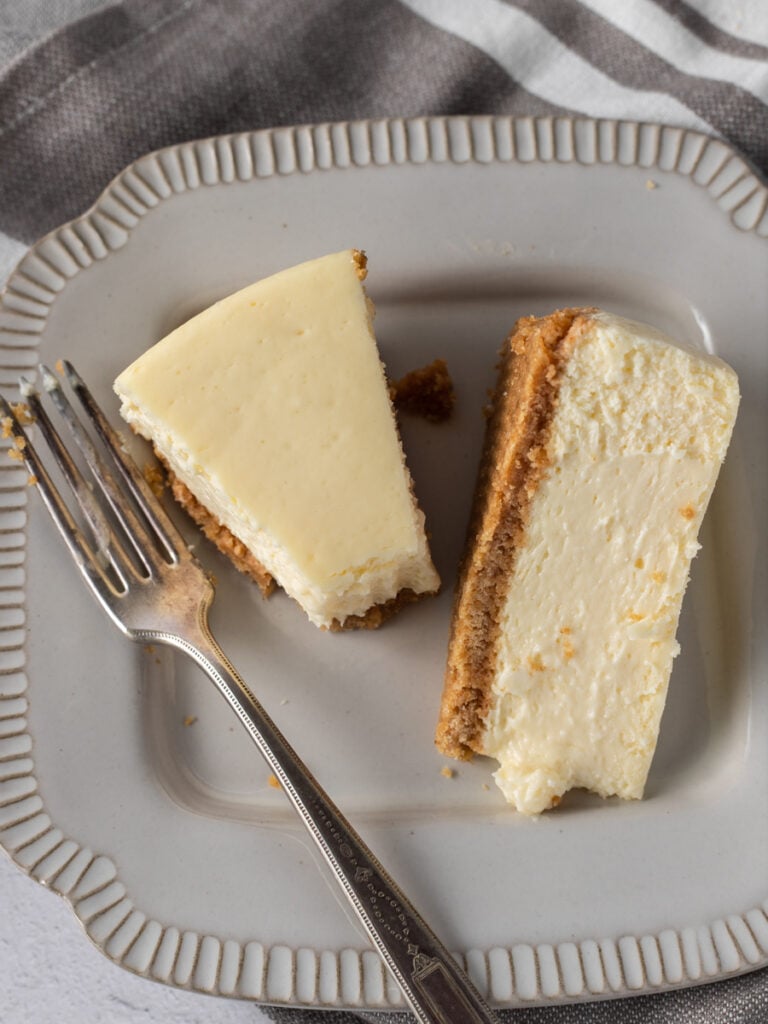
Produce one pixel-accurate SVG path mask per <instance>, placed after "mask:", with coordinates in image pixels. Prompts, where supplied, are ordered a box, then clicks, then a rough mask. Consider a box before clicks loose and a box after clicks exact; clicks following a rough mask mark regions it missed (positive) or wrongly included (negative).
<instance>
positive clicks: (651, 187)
mask: <svg viewBox="0 0 768 1024" xmlns="http://www.w3.org/2000/svg"><path fill="white" fill-rule="evenodd" d="M645 187H646V188H647V189H648V191H649V192H652V191H653V190H654V189H655V188H658V187H659V183H658V182H657V181H654V180H653V178H648V180H647V181H646V183H645Z"/></svg>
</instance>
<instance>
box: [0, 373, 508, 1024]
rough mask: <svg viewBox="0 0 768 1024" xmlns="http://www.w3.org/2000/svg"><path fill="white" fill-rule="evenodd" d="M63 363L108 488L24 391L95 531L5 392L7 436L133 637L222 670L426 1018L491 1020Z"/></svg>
mask: <svg viewBox="0 0 768 1024" xmlns="http://www.w3.org/2000/svg"><path fill="white" fill-rule="evenodd" d="M63 371H64V375H65V376H66V378H67V380H68V382H69V385H70V387H71V389H72V391H73V392H74V394H75V395H76V396H77V398H78V401H79V403H80V405H81V407H82V409H83V411H84V412H85V414H86V416H87V419H88V420H89V421H90V423H91V425H92V427H93V429H94V431H95V434H96V437H97V438H98V440H99V442H100V445H101V446H103V449H104V452H103V453H102V451H100V445H99V444H97V443H94V441H93V439H92V438H91V435H90V433H89V432H88V431H86V430H85V428H84V427H83V425H82V423H81V422H80V420H79V419H78V416H77V414H76V413H75V411H74V409H73V407H72V405H71V403H70V401H69V399H68V398H67V396H66V395H65V393H64V391H63V389H62V387H61V384H60V382H59V379H58V378H57V377H56V376H55V375H54V374H52V373H51V372H50V371H49V370H48V369H47V368H45V367H41V375H42V381H43V387H44V390H45V391H46V392H47V394H48V395H49V396H50V398H51V400H52V402H53V404H54V405H55V406H56V408H57V409H58V411H59V413H60V415H61V417H62V418H63V420H64V422H65V423H66V424H67V427H68V428H69V430H70V432H71V434H72V436H73V438H74V440H75V442H76V444H77V447H78V448H79V450H80V452H81V453H82V457H83V458H84V460H85V462H86V463H87V465H88V467H89V469H90V472H91V474H92V476H93V478H94V480H95V482H96V483H97V485H98V491H95V490H94V489H92V487H91V485H90V484H89V482H88V480H87V479H86V478H85V476H84V474H83V473H81V471H80V469H79V468H78V465H77V463H76V461H75V459H74V458H73V457H72V456H71V454H70V453H69V451H68V449H67V447H66V446H65V444H64V442H63V441H62V439H61V436H60V434H59V433H58V431H57V430H56V428H55V427H54V425H53V423H52V422H51V419H50V418H49V416H48V415H47V413H46V411H45V408H44V407H43V404H42V402H41V399H40V395H39V394H38V392H37V390H36V389H35V387H34V386H33V385H32V384H31V383H30V382H29V381H27V380H25V379H22V382H21V389H22V397H23V399H24V401H25V402H26V404H27V405H28V407H29V411H30V414H31V418H32V419H33V420H34V422H35V424H36V425H37V427H38V428H39V431H40V434H41V436H42V438H43V439H44V440H45V442H46V443H47V445H48V447H49V449H50V451H51V453H52V454H53V457H54V459H55V461H56V463H57V464H58V466H59V468H60V470H61V472H62V473H63V475H64V477H65V478H66V480H67V481H68V483H69V485H70V487H71V489H72V492H73V494H74V497H75V499H76V503H77V505H78V506H79V509H80V512H81V514H82V517H83V519H84V521H85V523H87V526H88V532H89V533H90V535H91V538H90V540H89V539H88V538H87V537H86V535H85V533H84V532H83V530H81V528H80V527H79V525H78V523H77V521H76V519H75V517H74V516H73V515H72V513H71V512H70V510H69V508H68V506H67V504H66V503H65V501H64V499H63V498H62V496H61V494H60V492H59V490H58V488H57V487H56V485H55V484H54V482H53V481H52V479H51V476H50V475H49V473H48V472H47V470H46V468H45V465H44V464H43V462H42V461H41V459H40V457H39V456H38V454H37V452H36V451H35V449H34V447H33V445H32V444H31V443H30V440H29V437H28V436H27V434H26V432H25V430H24V427H23V426H22V424H21V423H20V422H19V418H18V417H17V416H16V415H15V414H14V411H13V409H12V408H11V407H10V405H9V404H8V403H7V402H6V401H5V399H3V398H2V397H0V412H2V414H3V416H4V418H5V419H4V425H5V427H6V433H9V434H10V435H11V436H12V438H13V445H14V447H15V449H16V451H17V452H18V453H19V455H20V456H21V457H22V458H23V460H24V462H25V464H26V466H27V469H28V470H29V472H30V474H31V481H32V482H34V483H36V485H37V489H38V490H39V492H40V495H41V497H42V499H43V501H44V502H45V505H46V507H47V509H48V511H49V512H50V514H51V517H52V519H53V521H54V522H55V524H56V526H57V527H58V529H59V532H60V533H61V536H62V537H63V538H64V541H65V543H66V545H67V547H68V549H69V551H70V553H71V555H72V557H73V559H74V561H75V563H76V565H77V567H78V569H79V571H80V574H81V576H82V577H83V579H84V580H85V582H86V583H87V584H88V587H89V589H90V591H91V593H92V594H93V595H94V596H95V598H96V599H97V601H98V603H99V604H100V605H101V606H102V608H104V610H105V611H106V612H107V614H108V615H109V616H110V618H111V619H112V621H113V622H114V623H115V625H116V626H117V627H118V628H119V629H120V630H121V632H122V633H123V634H124V635H125V636H127V637H128V638H129V639H130V640H133V641H135V642H136V643H140V644H149V643H152V644H157V643H162V644H167V645H169V646H171V647H175V648H176V649H177V650H180V651H183V652H184V653H185V654H187V655H189V657H190V658H192V659H193V660H194V661H195V662H197V664H198V665H199V666H200V668H201V669H202V670H203V671H204V672H205V673H206V674H207V675H208V676H209V677H210V679H211V680H212V681H213V683H214V684H215V685H216V687H217V688H218V690H219V691H220V693H221V694H222V695H223V696H224V698H225V700H226V701H227V703H228V704H229V705H230V707H231V708H232V710H233V711H234V712H235V714H236V715H237V717H238V718H239V719H240V721H241V723H242V724H243V725H244V726H245V728H246V729H247V731H248V734H249V736H250V737H251V739H252V740H253V742H254V743H255V744H256V746H257V747H258V749H259V750H260V752H261V754H262V755H263V757H264V759H265V760H266V762H267V764H268V765H269V767H270V769H271V770H272V771H273V772H274V774H275V775H276V777H277V778H278V780H279V781H280V784H281V785H282V788H283V790H284V792H285V794H286V796H287V797H288V799H289V800H290V802H291V803H292V804H293V806H294V808H295V809H296V811H297V812H298V814H299V817H300V818H301V820H302V821H303V823H304V824H305V825H306V827H307V829H308V830H309V832H310V834H311V836H312V838H313V839H314V841H315V843H316V844H317V846H318V847H319V849H320V851H321V853H322V855H323V857H324V859H325V861H326V862H327V863H328V865H329V866H330V868H331V870H332V872H333V875H334V877H335V878H336V880H337V881H338V883H339V885H340V886H341V887H342V889H343V890H344V892H345V893H346V895H347V897H348V899H349V900H350V902H351V903H352V905H353V907H354V908H355V910H356V912H357V914H358V916H359V918H360V920H361V921H362V923H363V925H364V926H365V928H366V930H367V932H368V935H369V936H370V938H371V941H372V942H373V944H374V946H375V947H376V949H377V950H378V951H379V953H380V954H381V956H382V957H383V959H384V961H385V962H386V964H387V965H388V967H389V969H390V970H391V971H392V974H393V975H394V977H395V978H396V979H397V981H398V983H399V985H400V987H401V988H402V990H403V994H404V995H405V998H406V1000H407V1001H408V1003H409V1004H410V1006H411V1008H412V1009H413V1011H414V1013H415V1015H416V1017H417V1018H418V1020H419V1021H423V1022H425V1024H491V1022H492V1021H493V1020H494V1018H493V1016H492V1014H491V1011H490V1010H489V1009H488V1007H487V1006H486V1004H485V1002H484V1001H483V999H482V998H481V996H480V995H479V993H478V992H477V991H476V989H475V988H474V986H473V985H472V983H471V982H470V981H469V979H468V978H467V976H466V974H465V973H464V972H463V971H462V970H461V968H460V967H459V965H458V964H457V963H456V961H455V960H454V958H453V957H452V956H451V954H450V953H449V952H448V950H447V949H446V948H445V947H444V946H443V944H442V943H441V942H440V940H439V939H438V938H437V936H436V935H435V934H434V932H433V931H432V929H431V928H430V927H429V925H427V923H426V922H425V921H424V920H423V918H422V917H421V916H420V914H419V913H418V912H417V911H416V909H415V908H414V907H413V905H412V904H411V903H410V901H409V900H408V899H407V897H406V896H405V895H404V894H403V892H402V891H401V890H400V888H399V887H398V886H397V884H396V883H395V882H394V881H393V880H392V879H391V878H390V876H389V874H388V873H387V872H386V871H385V869H384V868H383V867H382V865H381V864H380V863H379V861H378V859H377V858H376V857H375V856H374V854H373V853H372V852H371V850H370V849H369V848H368V847H367V846H366V844H365V843H364V842H363V840H362V839H361V838H360V836H359V835H358V834H357V832H356V831H355V830H354V829H353V828H352V826H351V825H350V824H349V822H348V821H347V820H346V818H345V817H344V816H343V814H342V813H341V811H340V810H339V809H338V808H337V807H336V806H335V804H334V803H333V802H332V801H331V799H330V797H329V796H328V795H327V794H326V793H325V792H324V791H323V789H322V788H321V787H320V786H319V784H318V783H317V781H316V780H315V779H314V777H313V776H312V774H311V772H310V771H309V770H308V768H307V767H306V766H305V765H304V764H303V763H302V761H301V760H300V758H299V757H298V755H297V754H296V753H295V751H294V750H293V748H292V747H291V746H290V745H289V744H288V742H287V740H286V739H285V738H284V737H283V735H282V734H281V733H280V731H279V730H278V728H277V726H276V725H275V724H274V722H273V721H272V720H271V719H270V717H269V716H268V715H267V713H266V712H265V710H264V709H263V708H262V706H261V704H259V702H258V701H257V700H256V698H255V697H254V695H253V694H252V693H251V691H250V690H249V689H248V687H247V686H246V684H245V683H244V682H243V680H242V679H241V678H240V676H239V675H238V674H237V672H236V671H235V669H234V668H233V666H232V665H231V664H230V662H229V661H228V659H227V657H226V655H225V654H224V652H223V651H222V650H221V648H220V647H219V645H218V644H217V642H216V640H215V639H214V637H213V635H212V633H211V631H210V628H209V626H208V609H209V608H210V606H211V603H212V601H213V596H214V586H213V583H212V580H211V577H210V576H209V575H208V573H207V572H206V571H205V570H204V569H203V567H202V566H201V565H200V563H199V562H198V561H197V559H196V558H195V557H194V555H193V554H192V553H191V552H190V551H189V549H188V547H187V545H186V543H185V541H184V539H183V537H182V536H181V535H180V534H179V532H178V531H177V529H176V527H175V525H174V524H173V523H172V521H171V520H170V518H169V517H168V515H167V514H166V512H165V510H164V509H163V507H162V505H161V504H160V502H159V501H158V500H157V499H156V498H155V496H154V494H153V493H152V491H151V489H150V487H149V485H148V484H147V482H146V480H145V479H144V477H143V476H142V474H141V472H140V471H139V469H138V467H137V466H136V464H135V463H134V462H133V460H132V459H131V457H130V456H129V455H128V454H127V452H126V451H125V449H124V447H123V445H122V443H121V441H120V438H119V436H118V435H117V433H116V432H115V431H114V430H113V428H112V427H111V426H110V424H109V423H108V421H107V419H106V417H105V415H104V413H103V412H102V411H101V409H100V408H99V407H98V405H97V404H96V402H95V400H94V398H93V396H92V395H91V393H90V391H89V390H88V388H87V387H86V385H85V383H84V382H83V380H82V378H81V377H80V375H79V374H78V373H77V372H76V370H75V369H74V367H73V366H72V365H71V364H70V363H64V364H63ZM105 454H106V455H107V458H105V457H104V455H105ZM104 502H105V503H104Z"/></svg>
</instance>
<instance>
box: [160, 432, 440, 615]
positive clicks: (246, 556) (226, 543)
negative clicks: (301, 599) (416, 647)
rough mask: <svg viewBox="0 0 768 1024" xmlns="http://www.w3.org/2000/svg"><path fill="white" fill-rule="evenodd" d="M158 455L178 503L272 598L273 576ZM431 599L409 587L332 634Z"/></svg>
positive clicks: (216, 545)
mask: <svg viewBox="0 0 768 1024" xmlns="http://www.w3.org/2000/svg"><path fill="white" fill-rule="evenodd" d="M155 454H156V455H157V457H158V459H159V460H160V462H161V463H163V466H164V468H165V473H166V476H167V479H168V486H169V487H170V489H171V494H172V495H173V497H174V498H175V500H176V501H177V502H178V503H179V505H181V507H182V508H183V509H184V511H185V512H186V513H187V515H188V516H189V517H190V518H191V519H192V520H194V522H195V523H196V524H197V525H198V526H199V527H200V529H201V530H202V532H203V534H204V535H205V536H206V537H207V538H208V540H209V541H211V543H212V544H214V545H215V547H216V548H218V550H219V551H220V552H221V553H222V554H223V555H224V556H225V557H226V558H228V559H229V560H230V562H232V564H233V565H234V567H235V568H236V569H238V570H239V571H240V572H242V573H244V574H245V575H246V576H248V577H250V579H252V580H253V581H254V583H256V584H257V585H258V587H259V590H260V591H261V593H262V595H263V596H264V597H269V596H270V595H271V594H272V593H273V592H274V590H275V588H276V587H277V583H276V581H275V579H274V577H273V576H272V575H271V573H269V572H267V570H266V569H265V568H264V566H263V565H262V564H261V562H259V560H258V559H257V558H255V557H254V555H253V554H252V553H251V551H250V550H249V548H247V547H246V546H245V544H243V542H242V541H241V540H239V539H238V538H237V537H236V536H235V535H234V534H233V533H232V531H231V530H230V529H229V528H228V527H226V526H224V525H223V524H222V523H220V522H219V520H218V519H217V518H216V517H215V516H214V515H213V514H212V513H211V512H209V511H208V509H207V508H206V507H205V505H203V504H202V503H201V502H199V501H198V500H197V498H196V497H195V496H194V494H193V493H192V491H190V489H189V488H188V487H187V486H186V485H185V484H183V483H182V482H181V480H179V479H178V477H177V476H176V475H175V474H174V473H173V472H172V470H170V469H168V466H167V464H165V461H164V460H163V458H162V456H161V455H160V454H159V453H158V452H157V451H156V452H155ZM428 596H430V595H429V594H426V593H424V594H416V593H414V591H413V590H411V589H410V588H408V587H405V588H403V589H402V590H401V591H399V593H397V594H396V595H395V596H394V597H392V598H390V599H389V601H384V602H382V603H381V604H375V605H372V606H371V607H370V608H369V609H368V610H367V611H366V613H365V614H364V615H348V616H347V617H346V618H345V619H344V621H343V622H340V621H339V620H338V619H334V620H333V622H332V623H331V625H330V626H328V627H327V628H328V630H329V631H330V632H331V633H342V632H348V631H349V630H353V629H378V628H379V626H381V625H383V624H384V623H385V622H386V621H387V620H388V619H391V618H392V617H393V616H394V615H396V614H397V613H398V612H399V611H400V609H401V608H404V607H405V606H406V605H408V604H413V603H414V602H415V601H420V600H421V599H422V598H423V597H428Z"/></svg>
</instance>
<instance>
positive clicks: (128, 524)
mask: <svg viewBox="0 0 768 1024" xmlns="http://www.w3.org/2000/svg"><path fill="white" fill-rule="evenodd" d="M40 374H41V377H42V381H43V387H44V388H45V390H46V392H47V393H48V395H49V396H50V398H51V400H52V402H53V403H54V405H55V406H56V408H57V409H58V411H59V413H60V414H61V416H62V418H63V420H64V422H65V423H66V424H67V426H68V427H69V430H70V433H71V434H72V437H73V439H74V441H75V443H76V444H77V446H78V448H79V449H80V451H81V452H82V454H83V456H84V457H85V461H86V462H87V463H88V466H89V467H90V469H91V472H92V473H93V475H94V477H95V479H96V482H97V483H98V484H99V487H100V488H101V491H102V493H103V494H104V497H105V498H106V500H107V502H108V503H109V506H110V508H111V509H112V511H113V512H114V514H115V516H116V517H117V519H118V521H119V522H120V525H121V526H122V528H123V530H124V532H125V535H126V537H127V538H128V540H129V541H130V543H131V545H132V548H133V550H134V551H135V552H136V555H137V557H138V558H139V560H140V562H141V564H142V566H143V567H144V569H145V570H146V572H147V573H148V574H149V575H150V576H152V575H154V574H155V573H156V572H157V571H158V570H159V569H160V568H161V564H162V562H163V561H164V559H163V553H165V554H166V555H167V557H168V559H169V560H170V561H172V562H176V561H178V558H177V556H176V552H175V551H174V550H172V549H168V547H167V545H166V544H165V543H164V540H163V538H159V539H160V540H161V541H162V542H163V549H164V552H163V553H161V551H160V550H159V549H158V547H157V540H158V538H157V536H156V535H153V533H151V532H150V531H149V530H148V529H147V526H146V525H145V524H144V523H143V522H142V521H141V520H140V519H139V517H138V516H137V515H136V512H135V511H134V509H133V508H132V506H131V504H130V502H129V501H128V499H127V497H126V495H125V493H124V491H123V490H122V488H121V487H120V485H119V484H118V483H117V482H116V480H115V478H114V476H113V475H112V472H111V470H110V469H109V467H108V466H107V464H106V462H105V461H104V459H103V458H102V456H101V455H100V453H99V452H98V450H97V448H96V446H95V445H94V443H93V441H92V440H91V438H90V437H89V435H88V434H87V433H86V431H85V429H84V427H83V425H82V423H81V422H80V420H79V419H78V417H77V414H76V413H75V410H74V409H73V407H72V405H71V403H70V401H69V399H68V398H67V396H66V395H65V394H64V391H63V389H62V387H61V384H60V383H59V380H58V378H57V377H56V376H55V375H54V374H53V373H52V372H51V371H50V370H49V369H48V367H47V366H43V365H42V364H41V366H40ZM137 472H138V471H137ZM152 525H154V524H152Z"/></svg>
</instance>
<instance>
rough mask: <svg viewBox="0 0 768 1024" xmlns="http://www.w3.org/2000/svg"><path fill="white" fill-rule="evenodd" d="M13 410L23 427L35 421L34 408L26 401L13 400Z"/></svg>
mask: <svg viewBox="0 0 768 1024" xmlns="http://www.w3.org/2000/svg"><path fill="white" fill-rule="evenodd" d="M10 406H11V411H12V412H13V415H14V416H15V417H16V419H17V420H18V422H19V423H20V424H21V425H22V427H28V426H30V425H31V424H32V423H34V422H35V417H34V416H33V415H32V410H31V409H30V408H29V406H28V405H27V403H26V402H11V403H10Z"/></svg>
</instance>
